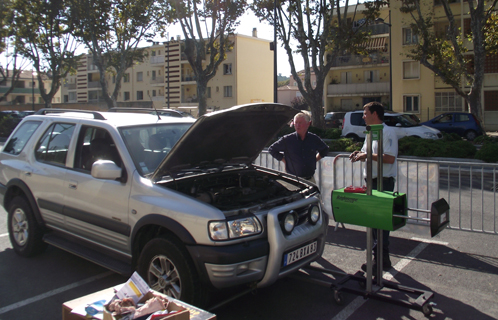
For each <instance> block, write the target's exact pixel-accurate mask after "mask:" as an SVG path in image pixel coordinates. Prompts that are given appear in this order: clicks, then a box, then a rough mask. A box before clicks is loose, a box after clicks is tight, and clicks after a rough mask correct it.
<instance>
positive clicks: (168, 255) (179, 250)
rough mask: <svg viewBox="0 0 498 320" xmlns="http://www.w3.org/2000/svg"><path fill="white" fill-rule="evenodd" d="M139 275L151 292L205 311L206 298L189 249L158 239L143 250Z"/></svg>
mask: <svg viewBox="0 0 498 320" xmlns="http://www.w3.org/2000/svg"><path fill="white" fill-rule="evenodd" d="M138 272H139V274H140V275H141V276H142V278H143V279H144V280H145V281H146V282H147V283H148V284H149V286H150V287H151V289H153V290H155V291H158V292H161V293H163V294H166V295H168V296H170V297H173V298H175V299H178V300H181V301H184V302H187V303H190V304H193V305H196V306H198V307H204V306H205V302H206V301H207V295H206V294H205V290H203V286H202V284H201V283H200V281H199V276H198V274H197V271H196V270H195V267H194V265H193V263H192V262H191V259H190V256H189V255H188V252H187V251H186V249H185V248H184V247H183V246H181V245H179V244H177V243H176V241H173V240H172V239H168V238H167V237H164V238H155V239H152V240H150V241H149V242H148V243H147V244H146V245H145V247H144V248H143V250H142V253H141V254H140V258H139V260H138Z"/></svg>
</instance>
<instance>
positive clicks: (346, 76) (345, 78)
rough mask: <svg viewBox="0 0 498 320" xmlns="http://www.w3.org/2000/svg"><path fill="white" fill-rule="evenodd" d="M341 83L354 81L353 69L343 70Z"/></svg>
mask: <svg viewBox="0 0 498 320" xmlns="http://www.w3.org/2000/svg"><path fill="white" fill-rule="evenodd" d="M341 83H353V73H352V72H351V71H347V72H341Z"/></svg>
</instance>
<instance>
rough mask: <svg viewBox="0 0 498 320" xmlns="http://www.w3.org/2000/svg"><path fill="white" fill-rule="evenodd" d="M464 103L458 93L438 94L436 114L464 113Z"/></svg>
mask: <svg viewBox="0 0 498 320" xmlns="http://www.w3.org/2000/svg"><path fill="white" fill-rule="evenodd" d="M462 102H463V101H462V97H460V96H459V95H458V94H457V93H456V92H436V103H435V104H436V112H448V111H463V103H462Z"/></svg>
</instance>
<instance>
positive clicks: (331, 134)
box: [321, 128, 342, 139]
mask: <svg viewBox="0 0 498 320" xmlns="http://www.w3.org/2000/svg"><path fill="white" fill-rule="evenodd" d="M324 131H325V132H324V133H323V135H322V136H321V137H322V138H323V139H339V138H340V137H341V133H342V130H341V129H338V128H332V129H325V130H324Z"/></svg>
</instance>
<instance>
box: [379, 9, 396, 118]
mask: <svg viewBox="0 0 498 320" xmlns="http://www.w3.org/2000/svg"><path fill="white" fill-rule="evenodd" d="M375 22H379V23H382V24H385V25H387V26H388V27H389V109H390V110H393V47H392V45H391V44H392V39H391V38H392V37H391V27H392V24H391V23H390V22H391V10H389V23H387V22H385V21H384V19H382V18H377V19H375Z"/></svg>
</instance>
